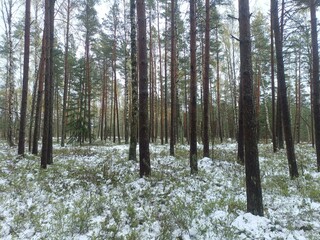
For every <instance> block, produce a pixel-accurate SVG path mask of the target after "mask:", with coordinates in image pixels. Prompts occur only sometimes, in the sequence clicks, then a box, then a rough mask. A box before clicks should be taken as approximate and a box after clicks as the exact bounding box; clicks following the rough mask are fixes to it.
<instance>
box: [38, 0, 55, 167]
mask: <svg viewBox="0 0 320 240" xmlns="http://www.w3.org/2000/svg"><path fill="white" fill-rule="evenodd" d="M54 2H55V1H54V0H46V2H45V25H46V27H45V29H46V32H45V41H46V69H45V106H44V120H43V136H42V151H41V168H47V164H51V163H52V123H53V121H52V120H53V119H52V115H53V114H52V113H53V92H54V89H53V88H54V87H53V86H54V84H53V78H52V76H53V55H52V52H53V36H54V34H53V30H54Z"/></svg>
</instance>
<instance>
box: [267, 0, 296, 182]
mask: <svg viewBox="0 0 320 240" xmlns="http://www.w3.org/2000/svg"><path fill="white" fill-rule="evenodd" d="M271 5H272V13H271V14H272V16H273V31H274V37H275V46H276V56H277V77H278V88H279V93H280V95H279V97H280V103H281V104H280V105H281V110H282V122H283V129H284V135H285V141H286V148H287V158H288V165H289V174H290V177H291V178H296V177H298V176H299V173H298V167H297V163H296V157H295V152H294V143H293V139H292V133H291V119H290V112H289V106H288V99H287V87H286V81H285V73H284V63H283V52H282V40H281V32H280V27H279V17H278V0H271Z"/></svg>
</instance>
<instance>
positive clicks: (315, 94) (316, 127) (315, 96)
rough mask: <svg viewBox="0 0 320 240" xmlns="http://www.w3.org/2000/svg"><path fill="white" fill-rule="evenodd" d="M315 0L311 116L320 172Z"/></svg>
mask: <svg viewBox="0 0 320 240" xmlns="http://www.w3.org/2000/svg"><path fill="white" fill-rule="evenodd" d="M316 3H317V1H316V0H310V15H311V37H312V63H313V66H312V75H313V76H312V83H313V84H312V85H313V88H312V89H313V92H312V95H313V117H314V130H315V135H314V136H315V143H316V154H317V169H318V172H320V89H319V88H320V80H319V50H318V48H319V47H318V32H317V16H316Z"/></svg>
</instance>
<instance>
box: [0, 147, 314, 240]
mask: <svg viewBox="0 0 320 240" xmlns="http://www.w3.org/2000/svg"><path fill="white" fill-rule="evenodd" d="M313 151H314V150H313V149H312V148H310V146H309V145H299V146H298V147H297V159H298V163H299V166H302V167H300V168H299V171H300V175H301V176H300V178H298V179H296V180H291V179H290V178H289V176H288V169H287V162H286V156H285V151H280V152H278V153H275V154H274V153H272V148H271V145H261V146H260V166H261V180H262V187H263V195H264V203H265V211H266V217H268V219H270V221H271V225H272V226H270V227H269V228H268V231H269V232H270V234H272V233H273V232H275V231H276V230H277V229H281V231H282V233H283V234H289V233H292V234H295V231H300V230H303V231H304V232H305V236H306V237H307V238H309V237H310V239H312V238H311V236H313V234H314V233H315V232H319V231H320V230H319V227H317V225H316V224H314V222H313V219H319V217H320V216H319V215H320V214H319V211H318V212H317V211H315V209H314V206H317V205H315V203H316V204H320V197H319V196H320V175H319V174H317V173H315V171H314V167H315V160H314V158H313ZM200 152H201V150H200V149H199V153H200ZM213 154H214V160H210V159H203V160H201V161H199V174H198V175H197V176H190V170H189V153H188V147H186V146H183V145H177V147H176V157H168V146H161V145H152V154H151V163H152V175H151V177H150V178H147V179H139V176H138V174H139V173H138V163H136V162H133V161H128V160H127V151H126V150H123V149H122V148H121V147H118V146H117V145H113V144H110V145H109V146H100V145H99V146H83V147H68V148H59V147H56V148H55V150H54V164H53V165H51V166H49V167H48V169H47V170H41V169H40V166H39V157H36V156H33V155H26V157H25V158H15V154H14V153H13V150H10V149H9V150H7V152H5V151H1V154H0V192H1V194H0V206H3V208H4V211H3V213H0V226H1V227H0V238H5V237H7V236H8V235H10V236H11V237H12V238H15V239H26V238H28V239H29V238H33V239H66V238H80V237H81V236H86V237H87V238H89V239H147V238H149V239H171V238H177V239H184V238H187V236H189V237H190V238H192V237H199V239H201V237H203V238H204V239H205V238H207V239H234V238H235V237H236V236H238V234H239V230H237V229H235V228H234V227H232V226H231V225H232V222H233V221H234V220H235V219H236V218H237V217H238V216H241V215H243V214H244V213H245V211H246V202H245V200H246V198H245V181H244V167H243V166H241V165H239V164H237V163H236V150H235V148H232V147H231V148H230V146H229V145H227V144H224V145H218V146H217V147H216V148H215V149H214V151H213ZM286 204H287V205H286ZM292 208H295V209H298V210H299V215H295V213H294V211H292ZM298 210H297V211H298ZM300 213H301V214H300ZM151 226H153V227H151ZM275 229H276V230H275ZM264 231H265V230H264ZM241 234H245V235H247V236H248V238H250V236H252V235H251V234H252V233H248V232H241ZM261 234H262V235H261V236H263V234H265V233H261ZM279 234H280V233H279ZM146 236H147V238H146Z"/></svg>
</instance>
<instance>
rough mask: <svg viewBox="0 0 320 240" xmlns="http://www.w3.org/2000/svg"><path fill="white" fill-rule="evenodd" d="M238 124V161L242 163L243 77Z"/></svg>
mask: <svg viewBox="0 0 320 240" xmlns="http://www.w3.org/2000/svg"><path fill="white" fill-rule="evenodd" d="M238 121H239V126H238V161H239V163H240V164H244V130H243V128H244V126H243V124H244V120H243V79H242V78H240V84H239V119H238Z"/></svg>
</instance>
